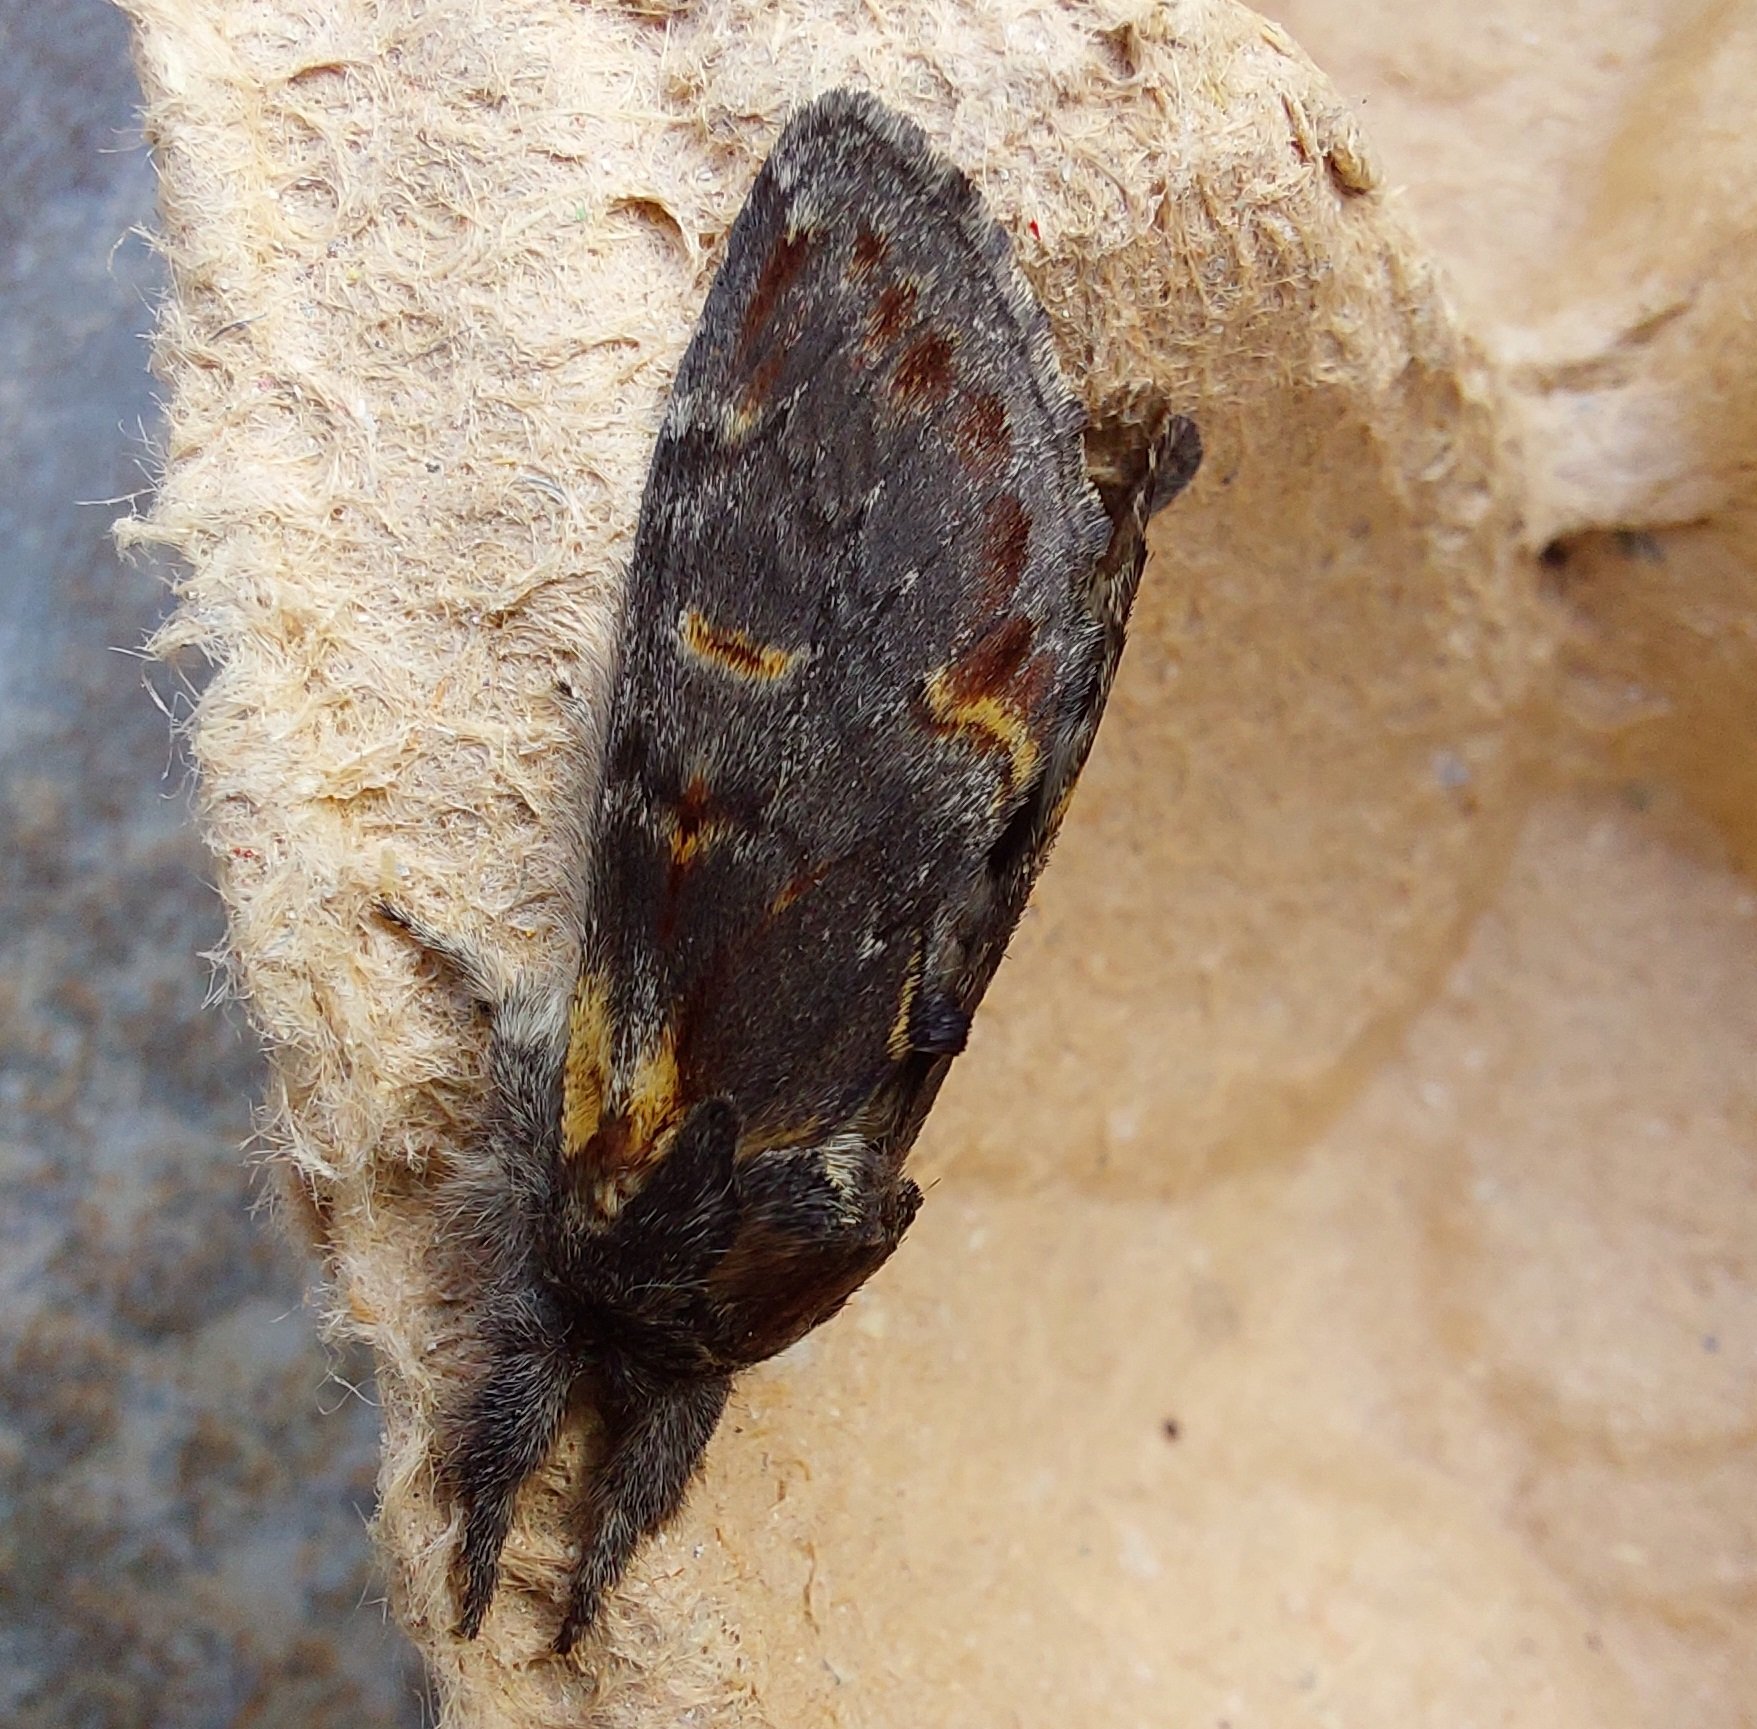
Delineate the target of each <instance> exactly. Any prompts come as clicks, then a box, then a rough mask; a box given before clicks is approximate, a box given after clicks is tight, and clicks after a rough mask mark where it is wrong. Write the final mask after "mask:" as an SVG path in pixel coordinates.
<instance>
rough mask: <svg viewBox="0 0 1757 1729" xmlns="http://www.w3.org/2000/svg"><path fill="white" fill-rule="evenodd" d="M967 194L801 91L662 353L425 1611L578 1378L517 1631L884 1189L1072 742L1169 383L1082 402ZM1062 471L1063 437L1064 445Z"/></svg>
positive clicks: (602, 1535)
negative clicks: (616, 644) (566, 1502)
mask: <svg viewBox="0 0 1757 1729" xmlns="http://www.w3.org/2000/svg"><path fill="white" fill-rule="evenodd" d="M1083 429H1084V417H1083V415H1082V413H1081V411H1080V408H1079V406H1078V405H1077V403H1076V401H1075V399H1074V397H1073V394H1072V393H1071V392H1070V390H1069V389H1068V387H1067V385H1066V384H1065V382H1064V381H1063V379H1062V377H1061V374H1060V372H1059V371H1058V369H1057V367H1056V363H1055V360H1054V357H1053V354H1052V352H1051V349H1050V343H1049V334H1048V326H1047V321H1046V320H1045V318H1044V315H1043V312H1042V310H1041V308H1040V307H1039V306H1038V305H1037V303H1036V301H1035V300H1034V298H1033V297H1032V295H1031V292H1030V290H1029V289H1028V288H1027V286H1026V285H1025V282H1024V279H1023V278H1022V277H1021V276H1020V274H1019V272H1018V270H1017V268H1016V267H1015V265H1014V264H1013V262H1012V258H1011V254H1010V251H1009V248H1008V245H1007V242H1006V240H1005V238H1004V236H1003V235H1002V233H1001V231H1000V229H999V228H998V227H997V226H996V224H995V222H994V221H993V219H992V218H991V217H990V216H989V214H988V212H987V210H986V208H985V207H984V205H983V202H982V199H981V197H980V195H979V194H978V193H977V191H976V190H975V188H974V187H973V186H972V185H971V184H970V182H969V181H968V180H966V179H965V177H964V176H963V175H962V174H960V173H959V172H958V170H957V169H955V168H954V167H952V166H951V165H950V164H949V163H947V162H945V161H944V160H943V159H941V158H940V157H939V156H938V155H936V154H935V153H934V151H933V150H932V149H931V148H930V147H929V145H928V144H927V142H926V139H925V138H924V137H923V135H922V134H921V132H920V131H919V130H917V128H916V127H914V126H913V125H911V124H910V123H909V122H907V121H905V120H902V119H900V118H899V117H897V116H896V115H893V114H891V113H889V112H888V111H887V110H885V109H884V108H883V107H882V106H880V104H878V103H877V102H876V101H874V100H872V99H871V98H869V97H866V96H862V95H855V94H851V93H848V92H840V91H838V92H832V93H831V94H829V95H827V96H824V97H822V98H821V99H819V100H818V101H816V102H813V103H812V104H811V105H810V106H808V107H806V108H804V109H803V110H801V111H800V112H799V113H797V114H796V115H795V116H794V117H793V118H792V120H790V121H789V123H788V125H787V127H786V128H785V130H784V131H783V132H782V134H781V137H780V140H779V141H778V143H777V144H776V146H775V149H774V152H773V154H772V155H771V156H770V158H769V160H768V162H767V163H766V164H765V165H764V167H763V169H762V171H761V173H760V174H759V175H758V176H757V179H756V183H755V185H754V186H753V188H752V190H751V193H750V197H749V200H748V201H747V203H746V204H745V207H744V209H743V211H742V212H741V213H740V215H739V217H738V220H737V222H736V223H735V224H734V226H733V229H732V232H731V235H730V237H729V239H728V242H727V248H726V256H725V261H724V263H723V264H722V266H721V268H720V271H719V274H718V276H717V277H716V278H715V281H714V284H713V287H712V289H711V291H710V292H709V295H708V299H707V303H706V306H705V307H704V309H703V312H702V316H701V321H700V323H699V324H698V325H697V328H696V331H695V335H694V337H693V339H692V341H691V343H690V345H689V349H688V352H687V353H686V354H685V356H684V359H683V362H682V365H681V367H680V368H679V371H678V374H677V379H676V383H675V385H674V387H673V390H672V394H671V400H670V404H669V406H668V408H667V411H666V414H665V418H664V422H663V425H662V426H661V429H660V432H659V438H658V443H657V447H656V449H655V451H654V454H653V461H652V467H651V470H650V473H649V475H648V479H647V486H646V493H645V496H644V498H643V501H642V506H641V515H640V524H639V528H638V531H637V535H636V541H635V549H634V554H633V558H632V562H631V566H630V570H629V574H628V584H627V600H626V614H625V618H624V622H623V626H622V634H621V645H620V665H619V669H618V672H617V676H616V681H615V685H614V688H613V692H612V696H611V699H610V710H609V715H608V724H607V729H606V741H607V742H606V746H605V756H604V763H603V776H602V787H601V793H600V796H599V802H598V806H597V809H596V811H595V814H594V820H593V822H592V823H591V825H590V829H591V834H592V866H591V869H590V871H589V872H588V873H587V886H586V893H585V900H584V911H583V921H582V929H581V932H580V946H581V960H580V968H579V973H578V977H577V982H576V984H575V985H574V987H573V990H572V992H571V995H566V996H558V995H556V994H555V993H554V992H552V991H548V990H546V989H545V988H544V987H542V986H540V985H536V984H528V985H525V984H521V985H519V986H517V987H515V988H514V989H512V990H511V991H502V990H500V989H499V988H498V987H497V986H496V985H495V984H494V982H493V979H492V977H491V975H490V972H489V970H488V969H487V968H485V967H484V966H482V965H481V964H479V963H478V962H476V961H475V960H474V959H473V958H472V957H471V955H470V954H469V953H468V952H466V951H464V950H462V949H461V948H460V947H459V945H456V944H453V943H449V942H447V941H446V940H444V939H443V938H439V937H436V936H434V935H433V934H432V933H431V932H429V931H427V930H425V929H424V928H422V927H419V926H417V925H415V924H414V922H413V921H412V920H410V919H409V918H407V917H406V916H404V915H401V914H396V913H392V915H391V916H392V917H394V918H396V919H397V920H398V922H399V923H401V924H403V925H404V926H405V927H406V928H408V929H410V930H411V931H412V932H413V933H414V934H415V935H416V936H417V938H419V939H420V940H421V941H423V942H425V943H426V944H427V945H428V946H429V947H432V948H434V949H436V950H437V951H439V952H440V953H442V954H445V955H446V956H447V957H448V958H449V959H450V960H451V961H452V962H453V964H454V965H456V966H457V967H459V968H460V969H461V970H462V971H463V973H464V974H465V976H466V978H467V979H468V980H469V981H470V982H471V983H472V984H473V986H474V987H475V988H476V990H477V991H478V993H479V994H480V995H481V996H482V997H483V999H484V1000H485V1001H486V1002H487V1003H488V1006H489V1008H490V1009H491V1011H492V1014H493V1039H492V1056H491V1066H492V1084H493V1099H492V1105H491V1108H490V1112H489V1119H488V1123H487V1127H486V1130H485V1134H486V1137H487V1145H486V1147H485V1148H484V1158H483V1161H482V1163H483V1165H484V1167H485V1168H486V1169H487V1170H489V1171H490V1172H492V1173H493V1191H492V1193H491V1194H489V1195H488V1196H486V1197H483V1196H481V1195H473V1196H472V1199H471V1204H470V1205H469V1207H467V1208H460V1209H459V1211H458V1220H459V1222H458V1225H457V1227H456V1232H455V1234H456V1235H457V1236H458V1237H459V1239H460V1241H459V1245H458V1246H459V1249H460V1265H462V1266H464V1267H466V1268H467V1269H468V1270H469V1272H470V1274H471V1277H472V1279H473V1281H474V1282H475V1284H476V1285H477V1287H478V1289H477V1295H476V1297H475V1300H474V1311H473V1322H472V1333H473V1337H474V1340H475V1344H476V1351H477V1360H478V1363H479V1368H478V1372H477V1374H476V1377H475V1379H474V1381H473V1383H472V1384H471V1385H470V1387H469V1388H468V1390H467V1393H466V1395H465V1396H464V1397H463V1398H462V1399H461V1400H460V1401H459V1402H458V1403H457V1404H456V1405H455V1407H454V1408H452V1409H449V1410H447V1411H445V1412H444V1413H442V1422H441V1432H440V1458H439V1475H440V1479H441V1483H442V1487H443V1489H444V1490H445V1492H446V1493H447V1495H448V1496H449V1497H450V1499H451V1502H452V1504H453V1505H454V1506H455V1508H456V1509H457V1510H458V1511H459V1512H460V1514H461V1517H462V1529H463V1535H462V1539H461V1542H460V1545H459V1551H458V1563H457V1567H456V1581H457V1586H458V1591H459V1598H460V1609H459V1623H458V1624H459V1630H460V1632H462V1633H463V1634H465V1635H466V1636H467V1635H473V1634H474V1633H475V1632H476V1631H477V1630H478V1629H479V1627H480V1626H481V1623H482V1619H483V1616H484V1615H485V1613H486V1612H487V1609H488V1606H489V1603H490V1600H491V1599H492V1597H493V1594H494V1589H495V1583H496V1579H497V1570H498V1564H499V1555H500V1550H501V1546H502V1544H503V1542H504V1540H505V1537H506V1533H507V1529H508V1526H509V1523H510V1519H511V1515H512V1508H513V1502H514V1498H515V1496H516V1494H517V1492H518V1490H519V1487H520V1485H521V1484H522V1483H523V1482H524V1480H525V1478H526V1477H527V1476H529V1475H530V1473H531V1472H532V1471H533V1470H535V1469H536V1468H537V1467H538V1466H539V1465H540V1464H541V1463H542V1461H543V1460H544V1458H545V1457H546V1456H547V1454H548V1452H549V1450H550V1448H551V1446H552V1445H553V1443H554V1441H555V1438H556V1435H557V1433H558V1431H559V1429H560V1426H561V1424H562V1421H563V1418H564V1416H565V1413H566V1410H567V1407H568V1404H569V1401H570V1398H571V1396H572V1393H573V1390H574V1388H575V1386H576V1383H583V1384H584V1385H585V1386H587V1387H588V1388H589V1389H590V1392H591V1395H592V1399H593V1403H594V1404H595V1406H596V1408H597V1409H598V1410H599V1411H600V1413H601V1414H602V1416H603V1419H604V1423H605V1428H606V1438H605V1447H604V1451H603V1454H602V1457H601V1458H600V1459H599V1460H598V1462H597V1463H596V1464H595V1465H594V1466H593V1467H592V1468H591V1470H590V1471H589V1473H588V1474H587V1477H586V1480H585V1482H584V1483H583V1484H582V1485H581V1489H580V1497H579V1521H578V1532H579V1539H580V1543H581V1553H580V1559H579V1563H578V1567H577V1569H576V1571H575V1574H574V1580H573V1588H572V1591H571V1593H570V1598H569V1602H568V1604H567V1607H566V1609H565V1611H564V1614H563V1617H562V1620H561V1625H560V1630H559V1632H558V1634H557V1636H556V1646H557V1648H558V1649H559V1650H563V1651H565V1650H566V1649H568V1648H569V1647H570V1646H571V1645H572V1644H573V1642H574V1641H575V1639H576V1638H577V1637H578V1635H579V1634H580V1633H581V1632H582V1631H584V1630H585V1629H586V1628H587V1627H589V1626H590V1625H591V1623H592V1621H593V1618H594V1616H595V1615H596V1613H597V1610H598V1607H599V1605H600V1603H601V1601H602V1598H603V1595H604V1593H605V1592H606V1591H607V1590H608V1589H609V1588H610V1587H611V1586H612V1585H614V1584H615V1582H616V1580H617V1579H618V1577H619V1576H620V1574H621V1572H622V1570H623V1568H624V1566H625V1564H626V1563H627V1561H628V1558H629V1556H630V1555H631V1553H632V1552H633V1550H634V1549H635V1547H636V1546H637V1544H638V1543H639V1542H640V1541H641V1539H642V1538H643V1537H644V1536H645V1535H646V1534H647V1533H649V1532H650V1531H652V1530H653V1529H655V1528H656V1527H657V1526H658V1525H659V1524H660V1523H661V1522H663V1521H664V1520H665V1519H666V1518H667V1517H668V1516H669V1515H670V1514H671V1513H672V1512H673V1511H674V1510H675V1508H676V1507H677V1505H678V1503H679V1501H680V1500H681V1498H682V1495H683V1492H684V1490H685V1488H686V1486H687V1484H688V1481H689V1479H690V1476H691V1474H692V1473H693V1471H694V1469H695V1466H696V1464H697V1462H698V1460H699V1458H700V1456H701V1453H702V1450H703V1448H704V1447H705V1446H706V1444H707V1441H708V1438H709V1436H710V1435H711V1434H712V1432H713V1430H714V1427H715V1424H716V1423H717V1422H718V1420H719V1417H720V1413H721V1411H722V1409H723V1408H724V1405H725V1401H726V1396H727V1389H728V1387H729V1385H730V1381H731V1377H732V1376H733V1375H734V1374H735V1373H736V1372H737V1371H738V1370H740V1369H742V1368H745V1367H747V1366H749V1365H750V1364H752V1363H757V1362H760V1361H762V1360H763V1359H764V1358H766V1357H769V1356H772V1355H773V1354H774V1353H776V1352H777V1351H780V1350H782V1349H784V1348H785V1347H786V1346H788V1345H789V1344H791V1343H792V1342H793V1341H794V1340H796V1339H798V1338H799V1337H801V1336H802V1335H803V1334H804V1333H806V1332H808V1331H809V1330H810V1329H811V1328H813V1327H815V1326H817V1325H818V1324H819V1323H820V1322H822V1321H824V1320H826V1319H828V1318H829V1317H830V1316H831V1315H833V1314H834V1313H835V1312H836V1310H837V1309H839V1308H840V1307H841V1306H842V1304H843V1303H844V1302H845V1301H846V1300H847V1298H848V1297H849V1295H850V1294H851V1293H852V1292H853V1291H854V1290H855V1289H856V1288H857V1287H858V1286H859V1285H860V1284H861V1283H862V1282H863V1281H864V1280H865V1279H866V1278H867V1277H869V1276H870V1275H871V1274H872V1273H873V1271H874V1270H875V1269H876V1268H878V1267H879V1266H880V1265H881V1264H882V1263H883V1262H884V1261H885V1259H886V1258H887V1257H888V1256H889V1255H890V1254H891V1252H892V1251H893V1250H894V1249H895V1248H896V1246H897V1244H898V1242H899V1240H900V1239H901V1238H902V1235H903V1233H904V1232H905V1231H906V1230H907V1229H908V1226H909V1223H910V1221H911V1220H912V1219H913V1217H914V1216H915V1211H916V1208H917V1207H918V1206H919V1205H920V1201H921V1195H920V1192H919V1190H918V1189H917V1188H916V1186H915V1184H914V1183H913V1182H911V1181H910V1179H909V1178H908V1176H907V1175H905V1173H904V1168H903V1167H904V1160H905V1157H906V1155H907V1153H908V1151H909V1147H910V1145H911V1143H912V1142H913V1140H914V1138H915V1135H916V1132H917V1131H918V1129H919V1128H920V1125H921V1122H922V1119H923V1117H924V1116H925V1114H926V1111H927V1109H928V1107H929V1105H930V1104H931V1102H932V1100H933V1097H934V1095H935V1093H936V1092H937V1090H938V1087H939V1084H940V1081H941V1079H942V1078H943V1076H944V1074H945V1071H946V1068H947V1065H948V1064H949V1063H950V1061H951V1059H952V1058H953V1057H954V1056H956V1054H957V1053H958V1052H959V1051H960V1050H961V1049H962V1048H963V1045H964V1039H965V1035H966V1032H967V1029H968V1027H969V1023H970V1017H971V1015H972V1014H973V1012H974V1011H975V1009H976V1006H977V1004H978V1002H979V1001H980V999H981V997H982V994H983V992H984V990H985V989H986V988H987V986H988V983H989V980H990V978H991V977H992V976H993V973H994V970H995V968H996V966H997V965H998V964H999V962H1000V959H1001V955H1002V953H1003V952H1004V950H1005V947H1006V943H1007V940H1008V938H1009V937H1010V935H1011V933H1012V931H1013V928H1014V926H1015V924H1016V923H1017V921H1018V918H1019V915H1020V913H1021V912H1022V910H1023V908H1024V904H1025V900H1026V896H1027V895H1028V893H1029V891H1030V888H1031V885H1032V883H1033V882H1034V881H1035V879H1036V876H1037V873H1038V871H1039V869H1040V868H1041V866H1042V864H1043V861H1044V858H1045V856H1046V854H1047V852H1048V849H1049V846H1050V844H1051V842H1052V841H1053V839H1054V836H1055V831H1056V828H1057V826H1058V824H1059V822H1060V819H1061V814H1062V811H1063V809H1064V807H1065V804H1066V801H1067V796H1068V794H1069V792H1070V791H1071V789H1072V786H1073V783H1074V779H1075V777H1076V776H1077V775H1078V773H1079V771H1080V768H1081V766H1082V764H1083V763H1084V761H1085V757H1086V752H1087V750H1088V748H1089V746H1090V744H1091V741H1092V736H1093V733H1094V731H1095V729H1096V726H1097V723H1098V719H1099V715H1100V713H1101V712H1102V709H1103V706H1104V702H1105V698H1106V696H1107V695H1108V693H1109V689H1110V682H1111V675H1112V673H1113V671H1114V669H1115V665H1116V659H1117V656H1118V654H1119V653H1120V652H1121V648H1122V639H1123V630H1124V626H1125V624H1126V621H1127V617H1128V612H1129V607H1130V604H1131V602H1132V600H1133V597H1134V591H1135V586H1136V582H1137V580H1138V578H1139V575H1140V570H1141V564H1142V560H1143V558H1144V556H1145V553H1144V538H1143V537H1144V531H1145V525H1146V520H1147V517H1148V515H1149V514H1150V512H1151V511H1152V510H1153V509H1155V508H1157V507H1158V506H1159V505H1161V504H1163V503H1165V502H1167V501H1168V500H1169V499H1170V498H1171V497H1172V496H1173V495H1174V494H1175V493H1176V492H1177V491H1178V490H1180V489H1181V488H1182V486H1183V485H1185V484H1187V482H1188V481H1189V479H1190V478H1191V477H1192V476H1193V475H1194V473H1195V470H1196V466H1197V464H1198V462H1199V460H1200V442H1199V440H1198V438H1197V437H1196V433H1195V428H1194V427H1193V426H1192V425H1191V424H1190V423H1189V422H1188V421H1186V420H1183V419H1181V418H1179V417H1176V416H1172V415H1169V414H1166V413H1164V412H1160V413H1158V414H1157V415H1156V417H1155V418H1154V419H1153V420H1152V421H1151V422H1150V423H1149V424H1147V425H1145V426H1140V427H1133V428H1125V429H1123V432H1122V433H1121V434H1118V432H1117V430H1116V429H1114V428H1113V429H1109V430H1108V432H1107V434H1106V436H1105V437H1104V438H1100V437H1099V436H1098V435H1097V434H1093V435H1092V437H1091V439H1090V441H1089V444H1090V448H1088V441H1084V440H1083ZM1089 468H1090V475H1089V473H1088V469H1089Z"/></svg>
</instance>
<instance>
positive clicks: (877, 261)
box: [847, 222, 891, 282]
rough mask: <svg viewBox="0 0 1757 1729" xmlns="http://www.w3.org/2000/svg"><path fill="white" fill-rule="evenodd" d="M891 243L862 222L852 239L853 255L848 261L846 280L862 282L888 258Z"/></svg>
mask: <svg viewBox="0 0 1757 1729" xmlns="http://www.w3.org/2000/svg"><path fill="white" fill-rule="evenodd" d="M890 253H891V243H890V242H889V241H888V240H887V239H886V238H885V237H884V236H883V235H882V234H880V233H878V231H877V230H876V229H873V228H869V227H868V226H867V225H866V224H865V223H864V222H863V223H862V224H861V225H860V232H859V233H858V234H857V235H855V237H854V251H853V255H852V256H851V257H850V258H849V260H848V272H847V276H848V280H849V281H850V282H864V281H865V280H866V279H867V277H869V276H871V275H872V274H873V272H874V271H876V270H877V269H878V267H879V266H880V265H881V264H883V263H884V261H885V260H886V259H887V258H888V257H889V256H890Z"/></svg>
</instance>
